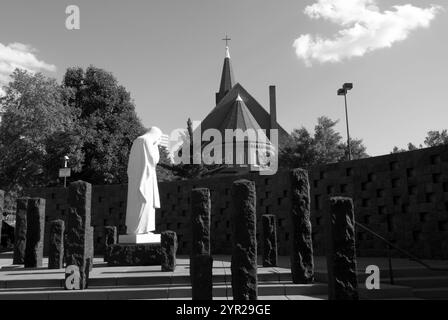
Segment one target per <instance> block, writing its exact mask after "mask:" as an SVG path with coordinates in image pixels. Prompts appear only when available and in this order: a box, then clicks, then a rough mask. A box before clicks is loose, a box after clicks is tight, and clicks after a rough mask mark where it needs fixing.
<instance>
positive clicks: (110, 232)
mask: <svg viewBox="0 0 448 320" xmlns="http://www.w3.org/2000/svg"><path fill="white" fill-rule="evenodd" d="M117 243H118V233H117V227H112V226H107V227H104V262H107V250H106V249H107V247H108V246H111V245H113V244H117Z"/></svg>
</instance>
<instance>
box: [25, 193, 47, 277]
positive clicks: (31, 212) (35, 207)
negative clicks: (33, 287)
mask: <svg viewBox="0 0 448 320" xmlns="http://www.w3.org/2000/svg"><path fill="white" fill-rule="evenodd" d="M26 226H27V227H26V230H27V231H26V247H25V259H24V260H25V261H24V264H25V268H40V267H42V258H43V255H44V233H45V199H29V200H28V210H27V215H26Z"/></svg>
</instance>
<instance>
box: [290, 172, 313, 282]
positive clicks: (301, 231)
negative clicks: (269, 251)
mask: <svg viewBox="0 0 448 320" xmlns="http://www.w3.org/2000/svg"><path fill="white" fill-rule="evenodd" d="M310 216H311V209H310V185H309V180H308V172H307V171H306V170H302V169H295V170H292V171H291V229H292V230H291V232H292V254H291V272H292V279H293V282H294V283H295V284H306V283H312V282H313V281H314V260H313V240H312V233H311V220H310Z"/></svg>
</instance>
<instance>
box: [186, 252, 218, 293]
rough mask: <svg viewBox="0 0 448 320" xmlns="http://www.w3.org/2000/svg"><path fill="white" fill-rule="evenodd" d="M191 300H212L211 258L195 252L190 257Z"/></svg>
mask: <svg viewBox="0 0 448 320" xmlns="http://www.w3.org/2000/svg"><path fill="white" fill-rule="evenodd" d="M190 270H191V273H190V275H191V276H190V278H191V288H192V298H193V300H213V258H212V257H211V256H210V255H209V254H197V255H194V256H192V257H191V258H190Z"/></svg>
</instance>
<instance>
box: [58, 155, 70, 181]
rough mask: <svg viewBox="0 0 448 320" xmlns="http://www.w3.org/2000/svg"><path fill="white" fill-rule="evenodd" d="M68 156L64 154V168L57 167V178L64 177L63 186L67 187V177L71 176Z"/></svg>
mask: <svg viewBox="0 0 448 320" xmlns="http://www.w3.org/2000/svg"><path fill="white" fill-rule="evenodd" d="M68 160H70V158H69V157H68V156H64V168H61V169H59V178H64V188H67V177H70V176H71V170H70V168H68Z"/></svg>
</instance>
